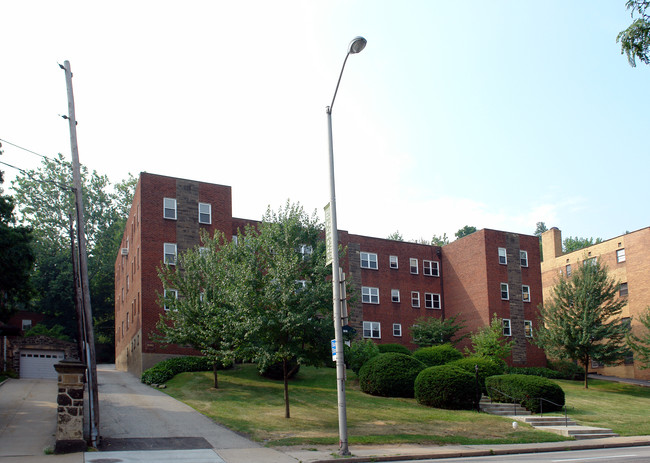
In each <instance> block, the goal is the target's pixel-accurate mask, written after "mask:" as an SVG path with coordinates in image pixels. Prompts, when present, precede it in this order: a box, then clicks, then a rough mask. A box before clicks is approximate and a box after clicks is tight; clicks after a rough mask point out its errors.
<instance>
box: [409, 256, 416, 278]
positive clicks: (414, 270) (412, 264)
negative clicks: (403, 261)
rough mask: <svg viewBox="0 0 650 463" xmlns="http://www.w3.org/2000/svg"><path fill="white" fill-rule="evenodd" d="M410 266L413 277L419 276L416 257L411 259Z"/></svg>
mask: <svg viewBox="0 0 650 463" xmlns="http://www.w3.org/2000/svg"><path fill="white" fill-rule="evenodd" d="M409 265H410V267H411V273H412V274H413V275H417V274H418V260H417V259H416V258H414V257H411V258H410V259H409Z"/></svg>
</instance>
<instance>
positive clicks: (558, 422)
mask: <svg viewBox="0 0 650 463" xmlns="http://www.w3.org/2000/svg"><path fill="white" fill-rule="evenodd" d="M523 421H524V422H526V423H528V424H529V425H531V426H534V427H544V426H577V423H576V422H575V421H573V420H572V419H570V418H569V419H565V418H564V417H563V416H528V417H526V418H524V420H523Z"/></svg>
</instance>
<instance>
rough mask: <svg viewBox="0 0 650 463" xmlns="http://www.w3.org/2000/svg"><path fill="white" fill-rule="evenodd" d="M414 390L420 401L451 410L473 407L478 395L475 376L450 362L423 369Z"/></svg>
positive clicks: (416, 380)
mask: <svg viewBox="0 0 650 463" xmlns="http://www.w3.org/2000/svg"><path fill="white" fill-rule="evenodd" d="M414 390H415V398H416V399H417V401H418V403H420V404H422V405H426V406H428V407H435V408H445V409H449V410H469V409H471V408H472V407H473V405H474V400H475V396H476V391H475V384H474V376H473V375H472V374H470V373H469V372H467V371H465V370H463V369H462V368H459V367H456V366H453V365H449V364H447V365H438V366H433V367H429V368H426V369H424V370H422V371H421V372H420V374H419V375H418V376H417V378H416V379H415V387H414Z"/></svg>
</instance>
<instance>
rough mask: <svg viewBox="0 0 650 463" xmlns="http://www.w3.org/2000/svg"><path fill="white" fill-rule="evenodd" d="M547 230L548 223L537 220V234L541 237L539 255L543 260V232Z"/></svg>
mask: <svg viewBox="0 0 650 463" xmlns="http://www.w3.org/2000/svg"><path fill="white" fill-rule="evenodd" d="M545 231H548V228H547V227H546V224H545V223H544V222H537V225H536V226H535V236H538V237H539V255H540V256H541V258H542V260H544V252H543V250H542V233H544V232H545Z"/></svg>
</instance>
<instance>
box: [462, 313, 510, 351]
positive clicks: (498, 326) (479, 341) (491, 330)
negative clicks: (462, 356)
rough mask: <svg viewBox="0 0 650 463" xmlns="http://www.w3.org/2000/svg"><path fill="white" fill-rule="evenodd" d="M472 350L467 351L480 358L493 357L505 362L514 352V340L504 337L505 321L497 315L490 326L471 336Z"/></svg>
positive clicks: (493, 317)
mask: <svg viewBox="0 0 650 463" xmlns="http://www.w3.org/2000/svg"><path fill="white" fill-rule="evenodd" d="M470 340H471V342H472V349H471V350H470V349H465V352H466V353H467V354H472V355H478V356H480V357H492V358H497V359H501V360H505V359H506V358H507V357H508V356H509V355H510V353H511V352H512V346H513V345H514V341H513V340H509V339H506V337H505V336H504V335H503V320H501V319H500V318H499V317H497V314H496V313H495V314H494V315H493V316H492V321H491V322H490V324H489V325H488V326H484V327H483V328H480V329H479V330H478V331H477V332H475V333H472V335H471V336H470Z"/></svg>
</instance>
